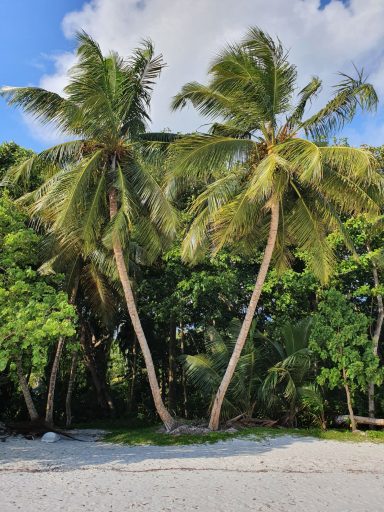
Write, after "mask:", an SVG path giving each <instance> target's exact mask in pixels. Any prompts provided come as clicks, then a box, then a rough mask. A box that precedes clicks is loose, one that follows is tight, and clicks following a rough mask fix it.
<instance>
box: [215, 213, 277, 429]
mask: <svg viewBox="0 0 384 512" xmlns="http://www.w3.org/2000/svg"><path fill="white" fill-rule="evenodd" d="M278 226H279V204H278V203H273V204H272V206H271V223H270V226H269V236H268V241H267V245H266V247H265V251H264V255H263V260H262V262H261V266H260V270H259V273H258V276H257V279H256V284H255V288H254V290H253V293H252V297H251V300H250V302H249V306H248V309H247V313H246V315H245V318H244V321H243V325H242V326H241V330H240V333H239V336H238V338H237V341H236V345H235V348H234V350H233V353H232V355H231V359H230V360H229V363H228V366H227V369H226V371H225V374H224V377H223V380H222V381H221V384H220V386H219V389H218V390H217V393H216V397H215V400H214V402H213V407H212V411H211V417H210V421H209V428H211V429H212V430H217V429H218V428H219V421H220V412H221V406H222V404H223V400H224V397H225V394H226V392H227V389H228V386H229V384H230V382H231V380H232V377H233V374H234V372H235V369H236V366H237V363H238V362H239V359H240V356H241V352H242V350H243V347H244V344H245V342H246V339H247V336H248V332H249V329H250V327H251V323H252V320H253V317H254V314H255V311H256V308H257V304H258V302H259V298H260V295H261V291H262V288H263V284H264V281H265V278H266V277H267V273H268V269H269V265H270V263H271V259H272V254H273V250H274V248H275V243H276V237H277V229H278Z"/></svg>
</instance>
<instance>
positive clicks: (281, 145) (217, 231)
mask: <svg viewBox="0 0 384 512" xmlns="http://www.w3.org/2000/svg"><path fill="white" fill-rule="evenodd" d="M209 74H210V81H209V83H208V85H207V86H205V85H201V84H198V83H196V82H191V83H188V84H186V85H185V86H184V87H183V88H182V90H181V92H180V93H179V94H178V95H177V96H176V97H175V98H174V101H173V107H174V108H182V107H184V106H185V105H186V104H187V103H191V104H192V105H193V106H194V107H195V108H196V109H197V110H198V111H199V112H200V113H201V114H203V115H205V116H206V117H207V118H209V119H210V120H213V121H215V120H216V119H217V118H221V119H222V120H223V122H220V124H218V123H213V124H212V127H211V130H210V133H209V134H192V135H187V136H185V137H181V138H180V139H178V140H176V141H175V143H174V145H173V151H172V159H171V173H170V177H169V181H170V185H169V186H170V188H171V189H172V190H176V191H177V190H182V189H183V187H185V186H186V185H190V184H191V183H192V184H195V185H196V184H204V185H205V187H204V190H203V192H202V193H201V194H200V195H199V196H198V197H197V198H196V199H195V201H194V203H193V205H192V207H191V211H192V213H193V214H194V220H193V222H192V223H191V226H190V229H189V231H188V233H187V235H186V238H185V240H184V242H183V253H182V254H183V257H184V259H185V260H187V261H192V262H196V261H198V260H199V258H201V256H202V255H203V254H204V252H205V251H207V250H208V249H209V250H211V251H213V252H214V253H216V252H218V251H219V250H220V249H222V248H223V247H227V246H238V245H239V244H241V247H242V251H243V253H248V254H253V255H254V254H255V251H257V250H259V249H260V246H261V244H262V243H264V242H265V239H266V236H267V232H268V229H267V227H268V224H269V221H270V206H271V205H272V204H276V205H279V210H280V225H279V232H278V237H277V242H276V247H275V251H274V255H275V264H276V267H277V268H279V269H284V268H286V267H287V266H288V265H289V263H290V262H291V260H292V258H293V255H292V252H291V251H292V247H297V248H298V249H300V250H301V251H303V252H305V253H306V258H307V261H308V264H309V266H310V268H311V270H312V272H313V273H314V274H315V275H316V276H317V277H318V278H320V279H321V280H322V281H324V282H326V281H327V280H328V279H329V276H330V274H331V270H332V269H333V268H334V266H335V255H334V252H333V250H332V247H331V246H330V244H329V242H328V240H327V235H328V234H329V233H330V231H331V230H332V229H333V230H336V229H339V228H340V224H341V220H340V214H341V213H344V214H348V215H353V214H356V213H360V212H366V213H369V214H370V215H377V214H378V212H379V209H380V206H381V201H382V200H381V199H380V197H381V193H382V185H383V177H382V175H381V174H380V173H379V172H377V169H376V162H375V160H374V158H373V156H372V153H371V152H370V151H368V150H366V149H363V148H360V149H356V148H351V147H349V146H327V145H317V144H315V143H313V142H311V141H310V140H306V139H301V138H299V137H298V136H297V134H298V132H300V131H301V130H304V131H305V132H306V133H307V134H311V135H312V136H313V137H315V138H318V137H320V136H321V137H327V136H329V135H330V134H333V133H334V132H335V131H337V130H338V129H339V128H341V127H342V126H343V125H344V124H345V123H346V122H349V121H351V119H352V118H353V116H354V114H355V113H356V110H357V108H359V107H360V108H363V109H367V110H371V109H374V108H375V106H376V103H377V96H376V93H375V91H374V89H373V87H372V86H371V85H370V84H368V83H366V81H365V79H364V77H363V75H362V73H358V74H357V77H356V78H353V77H349V76H347V75H344V74H342V75H341V77H342V79H341V82H340V83H339V84H338V85H337V86H336V88H335V94H334V97H333V98H332V99H331V100H330V101H329V102H328V104H327V105H326V106H325V107H324V108H323V109H321V110H320V111H319V112H318V113H316V114H313V115H312V116H311V117H310V118H308V119H306V120H305V119H304V115H305V112H306V106H307V105H308V102H309V101H310V100H311V98H313V97H314V96H315V95H316V93H317V92H318V90H319V88H320V85H321V82H320V80H319V79H317V78H315V79H313V80H312V81H311V82H310V83H309V84H308V85H307V86H306V87H305V88H304V89H303V90H302V91H301V92H300V93H299V95H298V98H297V100H296V101H295V100H294V99H293V96H294V90H295V84H296V79H297V76H296V74H297V73H296V67H295V66H294V65H292V64H290V63H289V62H288V55H287V53H286V52H285V50H284V48H283V46H282V44H281V43H280V41H277V42H275V41H273V40H272V38H270V37H269V36H268V35H267V34H265V33H264V32H262V31H261V30H260V29H258V28H252V29H251V30H250V31H249V32H248V34H247V36H246V37H245V39H244V40H243V41H242V42H241V43H239V44H234V45H231V46H228V47H227V48H226V49H225V50H224V51H222V52H221V53H220V54H219V55H218V57H217V58H216V60H215V62H214V63H213V65H212V66H211V68H210V70H209ZM292 105H294V106H293V107H292Z"/></svg>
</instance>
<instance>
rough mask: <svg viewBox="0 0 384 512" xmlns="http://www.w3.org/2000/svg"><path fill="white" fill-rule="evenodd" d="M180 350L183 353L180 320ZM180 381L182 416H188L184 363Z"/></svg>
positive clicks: (182, 329) (182, 331)
mask: <svg viewBox="0 0 384 512" xmlns="http://www.w3.org/2000/svg"><path fill="white" fill-rule="evenodd" d="M180 351H181V354H182V355H184V353H185V350H184V327H183V324H182V322H180ZM181 381H182V385H183V405H184V417H185V418H188V397H187V384H186V378H185V369H184V365H183V366H182V370H181Z"/></svg>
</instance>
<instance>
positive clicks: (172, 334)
mask: <svg viewBox="0 0 384 512" xmlns="http://www.w3.org/2000/svg"><path fill="white" fill-rule="evenodd" d="M175 359H176V323H175V318H174V315H173V314H172V315H171V319H170V322H169V344H168V409H169V410H170V411H174V409H175V399H176V389H175V388H176V375H175V373H176V372H175Z"/></svg>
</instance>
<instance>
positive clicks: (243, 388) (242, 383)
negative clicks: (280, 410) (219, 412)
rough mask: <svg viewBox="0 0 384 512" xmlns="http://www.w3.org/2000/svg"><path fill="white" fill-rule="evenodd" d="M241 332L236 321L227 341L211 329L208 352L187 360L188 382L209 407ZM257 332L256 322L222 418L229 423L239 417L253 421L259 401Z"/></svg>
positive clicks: (188, 357) (230, 328) (231, 385)
mask: <svg viewBox="0 0 384 512" xmlns="http://www.w3.org/2000/svg"><path fill="white" fill-rule="evenodd" d="M240 328H241V322H240V321H239V320H237V319H234V320H233V321H232V322H231V324H230V325H229V328H228V331H227V332H226V333H225V336H224V337H222V336H221V335H220V334H219V333H218V332H217V330H216V329H215V328H213V327H211V328H209V329H208V332H207V336H206V339H205V349H206V352H205V353H200V354H197V355H194V356H192V355H188V356H186V357H185V363H184V364H185V369H186V374H187V378H188V379H189V380H190V382H191V383H192V384H193V385H194V386H196V387H197V388H198V389H199V390H200V391H201V392H202V393H203V396H204V397H205V398H206V399H207V400H209V406H211V405H212V401H213V399H214V396H215V393H216V390H217V387H218V386H219V384H220V382H221V379H222V377H223V375H224V372H225V369H226V367H227V365H228V361H229V359H230V357H231V354H232V352H233V347H234V344H235V343H236V339H237V337H238V334H239V331H240ZM255 328H256V323H255V322H254V323H253V324H252V326H251V329H250V331H249V334H248V338H247V342H246V344H245V346H244V349H243V351H242V354H241V356H240V360H239V364H238V365H237V367H236V371H235V374H234V377H233V379H232V381H231V384H230V386H229V389H228V393H227V395H226V398H225V401H224V404H223V418H227V419H228V418H230V417H231V416H237V415H238V414H246V415H247V416H249V417H252V413H253V410H254V408H255V405H256V401H257V389H258V386H257V385H258V384H259V383H260V371H259V370H260V363H261V357H260V349H259V348H257V346H256V344H255V336H256V334H257V333H256V330H255Z"/></svg>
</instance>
